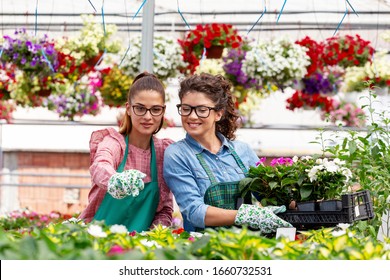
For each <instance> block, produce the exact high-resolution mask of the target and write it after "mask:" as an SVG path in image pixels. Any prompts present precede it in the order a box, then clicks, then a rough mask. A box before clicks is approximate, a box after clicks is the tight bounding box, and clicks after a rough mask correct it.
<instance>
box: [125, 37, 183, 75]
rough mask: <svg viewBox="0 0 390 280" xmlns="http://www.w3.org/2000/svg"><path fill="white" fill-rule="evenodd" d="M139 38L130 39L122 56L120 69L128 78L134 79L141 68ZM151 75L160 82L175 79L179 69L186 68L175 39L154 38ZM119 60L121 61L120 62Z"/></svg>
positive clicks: (140, 43)
mask: <svg viewBox="0 0 390 280" xmlns="http://www.w3.org/2000/svg"><path fill="white" fill-rule="evenodd" d="M141 41H142V40H141V36H135V37H133V38H131V41H130V49H129V50H128V51H127V54H126V56H125V57H124V55H125V53H123V54H122V58H123V62H122V64H121V67H123V69H124V70H125V73H126V74H127V75H129V76H130V77H135V76H136V75H138V74H139V72H140V70H141V69H140V67H141V60H140V54H141V45H142V42H141ZM153 56H154V59H153V73H155V74H156V76H157V77H158V78H159V79H161V80H166V79H168V78H175V77H178V76H179V75H180V71H179V69H180V68H186V66H187V64H186V63H185V62H184V61H183V58H182V50H181V47H180V45H179V43H178V42H177V41H176V39H174V38H171V37H169V36H156V37H155V38H154V40H153ZM122 58H121V60H122Z"/></svg>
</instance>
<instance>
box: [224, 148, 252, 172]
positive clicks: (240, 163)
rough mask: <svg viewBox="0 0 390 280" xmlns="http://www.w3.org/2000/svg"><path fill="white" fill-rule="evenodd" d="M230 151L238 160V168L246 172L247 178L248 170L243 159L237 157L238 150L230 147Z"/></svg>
mask: <svg viewBox="0 0 390 280" xmlns="http://www.w3.org/2000/svg"><path fill="white" fill-rule="evenodd" d="M229 150H230V152H231V153H232V155H233V157H234V159H235V160H236V162H237V164H238V166H239V167H240V168H241V170H242V172H244V174H245V176H246V175H247V174H248V170H247V169H246V167H245V165H244V163H243V162H242V160H241V158H240V157H239V156H238V155H237V153H236V150H234V149H233V148H232V147H230V146H229Z"/></svg>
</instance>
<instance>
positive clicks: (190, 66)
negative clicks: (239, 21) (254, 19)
mask: <svg viewBox="0 0 390 280" xmlns="http://www.w3.org/2000/svg"><path fill="white" fill-rule="evenodd" d="M178 42H179V44H180V46H181V47H182V49H183V53H182V56H183V60H184V61H185V62H186V63H187V65H186V67H185V68H183V69H182V71H183V72H187V73H191V74H192V73H194V72H195V70H196V68H197V67H198V66H199V62H200V59H201V58H202V56H203V54H204V51H205V49H206V53H205V55H206V56H207V55H208V52H209V51H208V50H207V49H209V48H210V47H211V46H220V47H223V48H233V49H236V48H238V47H240V45H241V44H242V38H241V36H240V35H238V31H237V30H236V29H235V28H234V27H233V26H232V25H231V24H223V23H212V24H205V25H202V24H198V25H197V26H196V28H195V29H194V30H191V31H189V32H188V33H187V34H186V37H185V38H184V40H179V41H178Z"/></svg>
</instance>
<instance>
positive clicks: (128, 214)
mask: <svg viewBox="0 0 390 280" xmlns="http://www.w3.org/2000/svg"><path fill="white" fill-rule="evenodd" d="M150 151H151V157H150V174H151V178H152V181H151V182H149V183H146V184H145V187H144V189H143V190H142V191H140V193H139V195H138V196H137V197H133V196H127V197H125V198H123V199H116V198H113V197H112V196H111V195H110V194H109V193H106V195H105V196H104V199H103V201H102V203H101V204H100V207H99V209H98V210H97V211H96V214H95V216H94V219H95V220H98V221H101V220H104V222H105V224H106V225H114V224H118V225H124V226H126V227H127V229H128V231H134V230H135V231H137V232H141V231H145V230H148V229H149V227H150V226H151V224H152V222H153V219H154V216H155V215H156V210H157V206H158V202H159V189H158V179H157V164H156V152H155V150H154V143H153V139H151V140H150ZM128 152H129V137H128V136H126V150H125V155H124V158H123V160H122V162H121V164H120V165H119V167H118V169H117V172H123V170H124V168H125V165H126V160H127V155H128Z"/></svg>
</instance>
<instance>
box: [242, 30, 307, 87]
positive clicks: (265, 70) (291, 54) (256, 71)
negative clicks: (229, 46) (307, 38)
mask: <svg viewBox="0 0 390 280" xmlns="http://www.w3.org/2000/svg"><path fill="white" fill-rule="evenodd" d="M309 64H310V58H309V56H308V55H307V54H306V48H305V47H302V46H300V45H298V44H295V43H294V42H293V41H291V40H290V39H287V38H280V39H276V40H272V41H270V42H265V41H263V42H260V43H259V44H257V45H254V46H252V49H251V50H250V51H248V52H247V54H246V57H245V60H244V62H243V65H242V69H243V71H244V73H245V74H246V75H247V76H248V77H251V78H253V79H256V80H259V81H261V82H262V86H263V88H267V87H272V86H273V85H275V86H277V88H279V89H281V90H283V89H284V88H285V87H287V86H291V85H292V84H293V82H294V81H297V80H300V79H302V78H303V77H304V76H305V75H306V73H307V69H306V67H307V66H308V65H309Z"/></svg>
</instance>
